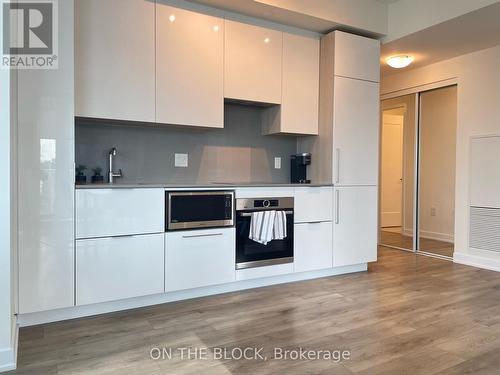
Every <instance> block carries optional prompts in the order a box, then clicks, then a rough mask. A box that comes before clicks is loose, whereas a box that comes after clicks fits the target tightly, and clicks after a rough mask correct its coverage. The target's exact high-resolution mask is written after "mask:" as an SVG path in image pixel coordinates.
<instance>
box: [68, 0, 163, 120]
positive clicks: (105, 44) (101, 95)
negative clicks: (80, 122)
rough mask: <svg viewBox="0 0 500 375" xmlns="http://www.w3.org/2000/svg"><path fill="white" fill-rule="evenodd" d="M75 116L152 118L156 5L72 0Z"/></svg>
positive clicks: (140, 0) (131, 0)
mask: <svg viewBox="0 0 500 375" xmlns="http://www.w3.org/2000/svg"><path fill="white" fill-rule="evenodd" d="M75 8H76V9H75V23H76V29H75V96H76V97H75V104H76V116H83V117H96V118H107V119H120V120H131V121H147V122H154V121H155V26H154V25H155V3H154V1H144V0H106V1H102V0H77V1H76V2H75Z"/></svg>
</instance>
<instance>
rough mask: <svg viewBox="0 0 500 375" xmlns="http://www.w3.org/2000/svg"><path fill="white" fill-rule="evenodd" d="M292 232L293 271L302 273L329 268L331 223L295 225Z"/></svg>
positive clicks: (330, 261) (331, 241)
mask: <svg viewBox="0 0 500 375" xmlns="http://www.w3.org/2000/svg"><path fill="white" fill-rule="evenodd" d="M294 230H295V232H294V241H295V243H294V256H293V263H294V271H295V272H304V271H314V270H321V269H325V268H331V267H332V253H333V250H332V248H333V237H332V230H333V224H332V222H331V221H325V222H319V223H303V224H295V227H294Z"/></svg>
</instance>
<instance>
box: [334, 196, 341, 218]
mask: <svg viewBox="0 0 500 375" xmlns="http://www.w3.org/2000/svg"><path fill="white" fill-rule="evenodd" d="M338 223H340V191H339V190H338V189H337V190H335V224H338Z"/></svg>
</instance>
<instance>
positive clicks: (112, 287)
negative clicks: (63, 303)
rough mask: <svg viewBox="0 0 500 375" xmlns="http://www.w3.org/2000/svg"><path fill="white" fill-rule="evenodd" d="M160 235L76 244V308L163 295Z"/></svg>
mask: <svg viewBox="0 0 500 375" xmlns="http://www.w3.org/2000/svg"><path fill="white" fill-rule="evenodd" d="M163 241H164V238H163V234H152V235H143V236H130V237H110V238H98V239H87V240H77V241H76V304H77V305H85V304H89V303H98V302H105V301H113V300H118V299H123V298H131V297H138V296H144V295H149V294H155V293H163V283H164V268H163V264H164V243H163Z"/></svg>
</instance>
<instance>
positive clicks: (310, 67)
mask: <svg viewBox="0 0 500 375" xmlns="http://www.w3.org/2000/svg"><path fill="white" fill-rule="evenodd" d="M282 79H283V83H282V98H281V100H282V101H281V113H280V116H275V117H274V118H275V121H270V126H268V127H267V129H266V128H264V131H263V133H264V134H279V133H285V134H301V135H318V110H319V107H318V106H319V104H318V101H319V40H318V39H312V38H306V37H303V36H298V35H293V34H286V33H284V34H283V78H282Z"/></svg>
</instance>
